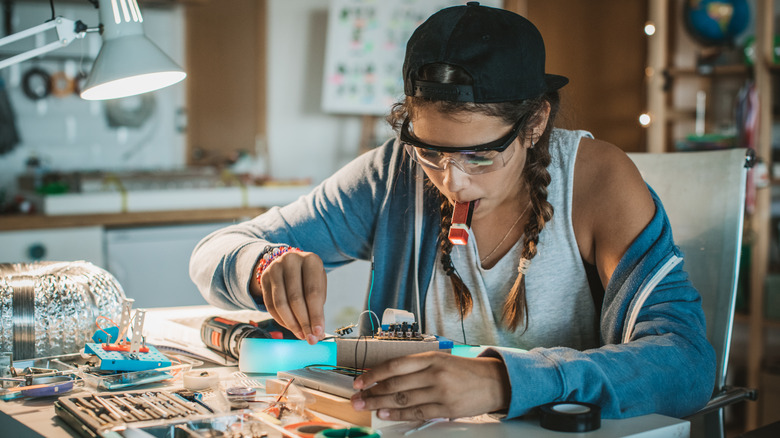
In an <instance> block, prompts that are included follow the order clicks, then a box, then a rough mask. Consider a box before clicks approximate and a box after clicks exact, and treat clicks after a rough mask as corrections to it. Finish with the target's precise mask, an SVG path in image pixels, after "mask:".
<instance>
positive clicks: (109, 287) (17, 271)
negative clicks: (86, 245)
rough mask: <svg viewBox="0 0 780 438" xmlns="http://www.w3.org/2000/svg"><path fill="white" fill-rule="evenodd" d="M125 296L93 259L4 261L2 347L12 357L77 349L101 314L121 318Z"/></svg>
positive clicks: (0, 272) (0, 270)
mask: <svg viewBox="0 0 780 438" xmlns="http://www.w3.org/2000/svg"><path fill="white" fill-rule="evenodd" d="M124 297H125V294H124V291H123V290H122V286H121V285H120V284H119V282H117V281H116V279H115V278H114V276H112V275H111V274H110V273H108V272H107V271H105V270H103V269H101V268H99V267H97V266H95V265H93V264H91V263H89V262H84V261H76V262H36V263H13V264H0V351H12V352H13V355H14V359H29V358H33V357H45V356H54V355H59V354H67V353H76V352H78V351H80V350H82V349H83V347H84V344H85V343H86V342H91V338H92V334H93V333H94V332H95V331H96V330H97V327H96V325H95V321H96V319H97V317H98V316H105V317H108V318H111V319H117V318H118V317H119V315H120V312H121V306H122V301H123V299H124Z"/></svg>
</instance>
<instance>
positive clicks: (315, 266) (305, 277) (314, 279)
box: [260, 252, 327, 344]
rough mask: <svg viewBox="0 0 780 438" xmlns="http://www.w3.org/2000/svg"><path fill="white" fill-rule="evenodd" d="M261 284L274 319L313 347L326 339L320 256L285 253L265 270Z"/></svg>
mask: <svg viewBox="0 0 780 438" xmlns="http://www.w3.org/2000/svg"><path fill="white" fill-rule="evenodd" d="M260 283H261V285H262V290H263V302H264V303H265V305H266V308H267V309H268V312H269V313H270V314H271V317H273V318H274V319H275V320H276V321H278V322H279V323H281V324H282V325H284V326H285V327H287V328H288V329H289V330H290V331H292V332H293V333H295V335H296V336H297V337H298V338H299V339H305V340H307V341H308V342H309V343H310V344H314V343H316V342H317V341H318V340H319V339H321V338H322V337H323V336H324V333H325V331H324V319H325V318H324V312H323V308H324V305H325V296H326V288H327V276H326V275H325V269H324V268H323V265H322V260H320V258H319V257H317V255H315V254H313V253H298V252H295V253H286V254H283V255H282V256H280V257H279V258H278V259H276V260H274V262H273V263H271V264H270V265H268V267H267V268H266V269H265V270H264V271H263V274H262V275H261V278H260Z"/></svg>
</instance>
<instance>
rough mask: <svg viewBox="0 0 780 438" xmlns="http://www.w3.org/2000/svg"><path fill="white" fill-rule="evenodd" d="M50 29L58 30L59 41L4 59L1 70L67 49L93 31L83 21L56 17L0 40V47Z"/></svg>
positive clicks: (0, 62) (0, 65)
mask: <svg viewBox="0 0 780 438" xmlns="http://www.w3.org/2000/svg"><path fill="white" fill-rule="evenodd" d="M50 29H56V30H57V41H54V42H51V43H49V44H46V45H44V46H41V47H36V48H35V49H32V50H28V51H26V52H24V53H20V54H18V55H14V56H11V57H9V58H6V59H3V60H2V61H0V69H4V68H6V67H8V66H11V65H14V64H17V63H20V62H22V61H26V60H28V59H30V58H34V57H36V56H40V55H43V54H44V53H48V52H51V51H53V50H57V49H59V48H60V47H65V46H67V45H68V44H70V43H72V42H73V40H75V39H77V38H84V36H85V35H86V33H87V31H89V30H91V29H87V26H86V25H85V24H84V23H82V22H81V21H73V20H69V19H67V18H63V17H56V18H55V19H53V20H51V21H47V22H46V23H43V24H39V25H38V26H35V27H31V28H29V29H26V30H23V31H21V32H17V33H15V34H13V35H9V36H7V37H3V38H0V47H2V46H4V45H6V44H10V43H13V42H15V41H19V40H21V39H23V38H28V37H31V36H33V35H37V34H39V33H43V32H46V31H47V30H50Z"/></svg>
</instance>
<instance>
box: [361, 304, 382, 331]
mask: <svg viewBox="0 0 780 438" xmlns="http://www.w3.org/2000/svg"><path fill="white" fill-rule="evenodd" d="M364 313H369V314H371V315H374V318H376V323H377V327H378V328H379V329H380V330H381V329H382V321H380V320H379V317H378V316H377V314H376V313H374V311H373V310H370V309H369V310H364V311H362V312H360V315H358V322H357V323H358V332H361V333H362V330H361V329H362V328H363V326H362V323H361V322H360V317H361V316H363V314H364Z"/></svg>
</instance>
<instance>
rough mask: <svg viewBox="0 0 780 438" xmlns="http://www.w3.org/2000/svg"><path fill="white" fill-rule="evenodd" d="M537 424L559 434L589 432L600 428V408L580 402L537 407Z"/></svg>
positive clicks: (555, 403) (548, 404)
mask: <svg viewBox="0 0 780 438" xmlns="http://www.w3.org/2000/svg"><path fill="white" fill-rule="evenodd" d="M539 423H540V424H541V426H542V427H543V428H545V429H550V430H557V431H559V432H589V431H591V430H596V429H598V428H599V427H601V408H600V407H599V406H596V405H594V404H590V403H580V402H554V403H547V404H546V405H542V406H539Z"/></svg>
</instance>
